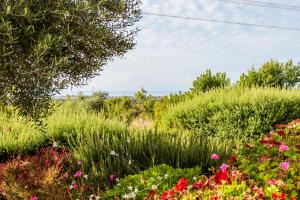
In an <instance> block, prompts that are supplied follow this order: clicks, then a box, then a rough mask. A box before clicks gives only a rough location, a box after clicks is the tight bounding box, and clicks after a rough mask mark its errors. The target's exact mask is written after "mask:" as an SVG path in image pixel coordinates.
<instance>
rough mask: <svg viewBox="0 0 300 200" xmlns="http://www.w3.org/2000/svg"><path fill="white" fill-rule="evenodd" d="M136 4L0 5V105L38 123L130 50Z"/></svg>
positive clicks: (50, 0) (29, 0)
mask: <svg viewBox="0 0 300 200" xmlns="http://www.w3.org/2000/svg"><path fill="white" fill-rule="evenodd" d="M139 5H140V1H139V0H61V1H57V0H47V1H43V0H2V1H1V3H0V101H1V102H2V103H5V104H12V105H13V106H15V107H16V108H19V110H20V113H21V114H22V115H25V116H30V117H31V118H33V119H38V118H40V117H42V116H44V115H45V114H46V113H47V110H48V108H49V107H50V105H51V103H50V99H51V97H52V96H53V95H54V94H57V93H58V92H59V91H60V90H61V89H64V88H67V87H68V86H70V85H72V86H79V85H82V84H85V83H86V81H87V80H89V79H90V78H93V77H94V76H95V75H97V74H99V72H100V71H101V70H102V68H103V66H104V65H105V64H106V63H107V62H108V61H110V60H111V59H112V58H114V57H115V56H122V55H123V54H124V53H126V52H127V51H128V50H130V49H132V48H133V47H134V45H135V40H134V38H135V35H136V33H137V31H138V30H137V28H136V27H135V26H134V23H135V22H136V21H138V20H139V19H140V17H141V10H140V9H139Z"/></svg>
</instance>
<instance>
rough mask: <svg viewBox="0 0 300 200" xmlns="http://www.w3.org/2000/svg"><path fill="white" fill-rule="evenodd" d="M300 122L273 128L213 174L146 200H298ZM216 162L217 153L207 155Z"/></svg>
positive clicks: (213, 170)
mask: <svg viewBox="0 0 300 200" xmlns="http://www.w3.org/2000/svg"><path fill="white" fill-rule="evenodd" d="M299 122H300V120H295V121H293V122H291V123H290V124H289V125H277V129H276V130H275V131H272V132H271V133H269V134H268V135H266V136H264V137H263V138H262V139H260V140H258V141H257V142H256V143H254V144H246V145H244V146H243V147H240V148H237V149H236V151H235V155H232V156H231V157H230V159H229V161H228V163H223V164H222V165H221V166H220V167H219V169H211V171H212V172H213V173H214V175H212V176H210V177H208V176H200V177H198V178H199V179H198V180H197V181H192V182H189V180H188V179H186V178H185V177H182V178H181V179H179V181H178V182H177V184H176V185H175V186H174V187H172V188H170V189H168V190H166V191H164V192H163V193H162V194H156V193H155V192H153V191H151V192H150V193H149V195H148V197H147V198H146V199H148V200H150V199H162V200H167V199H172V200H177V199H211V200H221V199H246V200H250V199H276V200H285V199H290V200H296V199H299V198H300V127H299V126H297V125H298V124H299ZM211 159H212V160H218V159H219V156H218V154H213V155H212V156H211Z"/></svg>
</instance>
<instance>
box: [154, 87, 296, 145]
mask: <svg viewBox="0 0 300 200" xmlns="http://www.w3.org/2000/svg"><path fill="white" fill-rule="evenodd" d="M299 115H300V93H299V91H298V90H286V89H276V88H240V87H237V88H228V89H217V90H212V91H209V92H206V93H204V94H200V95H197V96H195V97H194V98H192V99H188V100H186V101H184V102H181V103H179V104H177V105H175V106H173V107H171V108H169V109H168V110H167V111H166V113H165V114H164V115H163V116H162V117H161V122H160V127H162V128H167V129H170V128H174V129H181V130H190V131H192V132H194V133H195V134H205V135H212V136H218V137H222V138H235V139H242V140H248V139H251V138H255V137H259V136H260V135H261V134H264V133H266V132H268V131H270V130H271V129H272V126H274V125H275V124H278V123H282V122H288V121H291V120H293V119H295V118H297V117H298V116H299Z"/></svg>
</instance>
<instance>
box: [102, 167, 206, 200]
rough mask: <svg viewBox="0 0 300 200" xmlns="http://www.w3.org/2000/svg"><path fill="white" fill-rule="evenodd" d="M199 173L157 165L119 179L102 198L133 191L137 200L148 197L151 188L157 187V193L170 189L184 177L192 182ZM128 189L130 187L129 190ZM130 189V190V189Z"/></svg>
mask: <svg viewBox="0 0 300 200" xmlns="http://www.w3.org/2000/svg"><path fill="white" fill-rule="evenodd" d="M200 173H201V170H200V168H198V167H196V168H190V169H180V168H176V169H174V168H172V167H170V166H168V165H159V166H156V167H153V168H150V169H148V170H145V171H142V172H140V173H138V174H135V175H129V176H126V177H124V178H121V180H120V182H119V184H118V185H115V186H114V187H113V189H110V190H108V191H107V192H106V193H105V194H104V195H103V196H102V198H103V199H113V197H115V196H117V197H119V198H120V197H122V196H123V195H126V194H130V193H132V192H133V191H134V190H135V189H137V190H138V193H137V196H136V197H137V199H142V198H143V197H146V196H149V192H150V191H151V190H152V187H155V186H156V187H157V193H158V194H161V193H162V192H164V191H166V190H168V189H169V188H172V187H173V186H174V185H175V184H176V183H177V181H178V180H179V179H180V178H182V177H185V178H187V179H189V182H192V179H193V178H194V177H198V176H199V175H200ZM128 187H129V188H130V187H132V190H129V189H128ZM130 189H131V188H130Z"/></svg>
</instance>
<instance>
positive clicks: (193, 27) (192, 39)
mask: <svg viewBox="0 0 300 200" xmlns="http://www.w3.org/2000/svg"><path fill="white" fill-rule="evenodd" d="M265 1H269V2H273V3H274V2H276V3H284V4H294V5H300V2H299V0H281V1H280V0H265ZM142 10H143V11H144V12H153V13H162V14H170V15H180V16H189V17H204V18H213V19H221V20H229V21H237V22H247V23H257V24H265V25H275V26H288V27H294V28H300V20H299V19H300V11H298V12H297V11H291V10H282V9H271V8H262V7H254V6H246V5H237V4H231V3H222V2H219V1H215V0H144V1H143V5H142ZM137 26H138V27H139V28H140V29H141V31H140V32H139V34H138V36H137V38H136V41H137V46H136V47H135V49H133V50H131V51H130V52H128V53H127V54H126V55H125V56H124V57H122V58H116V59H114V61H112V62H111V63H109V64H107V65H106V66H105V67H104V70H103V71H102V72H101V75H100V76H98V77H95V78H94V79H92V80H90V81H89V83H88V84H87V85H86V86H84V87H80V88H72V89H68V90H65V91H64V92H63V93H62V94H77V93H78V92H79V91H82V92H83V93H85V94H90V93H92V92H93V91H98V90H102V91H107V92H109V93H110V94H111V95H122V94H124V95H125V94H130V93H131V94H132V93H134V92H135V91H137V90H138V89H140V88H141V87H144V88H145V89H146V90H147V91H149V92H150V93H153V94H156V93H159V92H161V93H170V92H177V91H186V90H188V89H189V88H190V87H191V86H192V81H193V80H194V79H195V78H196V77H197V76H199V74H201V73H202V72H203V71H204V70H205V69H207V68H210V69H212V71H213V72H219V71H221V72H227V75H228V76H229V77H230V78H231V80H232V81H236V80H238V78H239V75H240V74H241V73H243V72H246V71H247V70H248V69H249V68H251V67H252V66H254V67H259V66H260V65H261V64H262V63H264V62H265V61H267V60H270V59H271V58H274V59H278V60H280V61H286V60H288V59H293V60H294V61H295V62H300V32H296V31H283V30H276V29H265V28H257V27H247V26H238V25H228V24H219V23H210V22H202V21H188V20H181V19H172V18H163V17H156V16H147V15H144V16H143V18H142V20H141V21H139V22H138V24H137Z"/></svg>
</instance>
